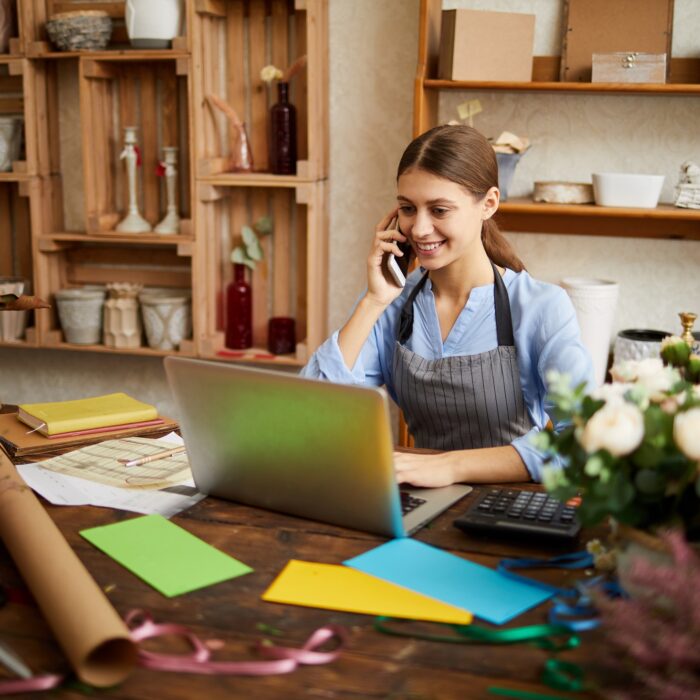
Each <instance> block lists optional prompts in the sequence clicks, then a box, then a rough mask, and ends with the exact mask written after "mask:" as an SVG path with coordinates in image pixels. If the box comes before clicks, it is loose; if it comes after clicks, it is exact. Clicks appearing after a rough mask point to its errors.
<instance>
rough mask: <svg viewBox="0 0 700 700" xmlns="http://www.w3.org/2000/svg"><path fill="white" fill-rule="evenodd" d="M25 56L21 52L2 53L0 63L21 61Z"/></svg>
mask: <svg viewBox="0 0 700 700" xmlns="http://www.w3.org/2000/svg"><path fill="white" fill-rule="evenodd" d="M23 58H24V56H22V55H21V54H12V53H0V64H3V63H13V62H14V61H21V60H22V59H23Z"/></svg>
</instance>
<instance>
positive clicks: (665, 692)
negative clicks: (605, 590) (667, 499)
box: [596, 531, 700, 700]
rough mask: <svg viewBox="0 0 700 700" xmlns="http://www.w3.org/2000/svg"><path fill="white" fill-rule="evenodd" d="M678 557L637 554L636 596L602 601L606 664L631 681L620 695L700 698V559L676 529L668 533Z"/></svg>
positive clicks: (637, 699)
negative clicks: (663, 559) (656, 559)
mask: <svg viewBox="0 0 700 700" xmlns="http://www.w3.org/2000/svg"><path fill="white" fill-rule="evenodd" d="M663 539H664V541H665V542H666V545H667V547H668V549H669V551H670V553H671V557H672V561H670V562H669V563H668V564H667V565H664V564H658V563H652V562H650V561H648V560H646V559H643V558H639V557H638V558H636V559H634V560H633V561H632V563H631V568H630V573H629V580H630V583H631V584H633V586H634V590H635V591H637V593H636V594H635V597H633V598H630V599H615V600H611V599H606V598H603V597H602V596H601V597H600V598H599V599H597V600H596V604H597V605H598V607H599V609H600V612H601V629H602V631H603V633H604V635H605V637H604V641H605V647H604V648H603V649H602V650H601V651H602V654H603V655H604V658H605V663H606V665H610V664H613V665H614V668H615V670H616V671H620V670H623V671H624V672H625V674H626V675H627V680H628V682H626V683H625V686H624V688H619V689H618V688H615V689H613V690H612V692H610V694H609V696H610V697H612V698H615V699H616V700H697V698H698V689H699V688H700V558H699V557H698V555H697V554H695V553H694V552H693V550H692V549H691V547H690V546H689V545H688V544H687V542H686V541H685V540H684V538H683V535H682V534H681V533H680V532H678V531H676V532H673V533H670V534H666V535H664V538H663Z"/></svg>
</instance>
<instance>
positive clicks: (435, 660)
mask: <svg viewBox="0 0 700 700" xmlns="http://www.w3.org/2000/svg"><path fill="white" fill-rule="evenodd" d="M476 492H477V491H475V493H476ZM474 495H475V494H472V495H470V496H467V498H466V499H464V500H462V501H461V502H460V503H458V504H456V505H455V506H453V507H452V508H451V510H450V511H448V512H446V513H444V514H443V515H442V516H440V517H439V518H438V519H437V520H435V521H433V523H431V524H430V525H429V526H428V527H425V528H423V529H422V530H420V531H419V532H418V533H417V534H416V535H414V537H415V538H416V539H418V540H420V541H422V542H426V543H429V544H431V545H435V546H437V547H440V548H442V549H445V550H448V551H450V552H453V553H455V554H458V555H460V556H463V557H467V558H469V559H470V560H472V561H475V562H477V563H479V564H484V565H486V566H490V567H495V566H496V564H497V563H498V561H499V559H501V558H502V557H505V556H540V557H544V556H552V555H554V554H558V553H562V552H563V551H566V550H562V549H553V548H552V547H551V546H549V547H544V546H541V545H539V546H538V545H537V544H536V543H534V542H533V543H528V542H527V541H526V542H522V541H521V542H518V543H517V544H516V543H514V542H512V541H507V540H506V541H504V540H495V539H489V538H486V537H483V536H481V537H472V536H467V535H465V534H464V533H462V532H461V531H460V530H457V529H456V528H455V527H454V526H453V525H452V521H453V520H454V518H455V517H456V516H457V515H459V514H460V513H461V512H462V511H463V510H464V509H465V507H466V505H467V503H468V499H471V498H474ZM45 505H46V508H47V510H48V512H49V514H50V515H51V517H52V518H53V520H54V522H55V523H56V525H57V526H58V527H59V529H60V530H61V532H62V533H63V534H64V536H65V537H66V539H67V540H68V542H69V543H70V545H71V546H72V547H73V549H74V550H75V551H76V553H77V554H78V556H79V557H80V559H81V560H82V561H83V563H84V564H85V566H86V567H87V569H88V570H89V571H90V573H91V574H92V575H93V576H94V578H95V580H96V581H97V583H98V584H99V585H100V586H101V587H102V588H103V589H104V590H105V591H106V592H107V596H108V597H109V599H110V601H111V602H112V603H113V605H114V607H115V608H116V610H117V611H118V612H119V613H120V614H122V615H124V614H126V613H127V612H128V611H129V610H131V609H133V608H142V609H146V610H148V611H150V612H151V613H152V615H153V616H154V618H155V620H156V621H158V622H177V623H181V624H184V625H187V626H188V627H189V628H190V629H191V630H192V631H194V632H195V633H196V634H197V635H199V636H200V638H201V639H204V640H210V639H216V640H222V641H223V642H224V646H223V647H222V648H221V649H220V650H218V651H216V652H215V658H217V659H221V660H231V661H232V660H245V659H252V658H256V656H255V654H254V653H253V652H252V651H251V647H252V645H253V644H255V643H256V642H258V641H260V640H261V639H263V638H266V637H267V638H268V639H271V640H272V641H274V642H275V643H279V644H282V645H288V646H300V645H301V644H302V643H303V642H304V641H305V640H306V639H307V638H308V636H309V635H310V634H311V633H312V632H313V631H314V630H315V629H316V628H318V627H322V626H324V625H327V624H329V623H333V624H338V625H342V626H344V627H345V628H347V630H348V631H349V641H348V644H347V647H346V648H345V650H344V651H343V653H342V655H341V657H340V658H339V659H338V660H336V661H335V662H333V663H331V664H328V665H324V666H304V667H301V668H299V669H297V670H296V671H294V672H293V673H291V674H287V675H280V676H265V677H256V678H248V677H236V676H229V677H223V676H213V677H212V676H197V675H189V674H173V673H163V672H159V671H151V670H147V669H143V668H137V669H136V670H135V671H134V672H133V674H132V675H131V676H130V677H129V678H128V680H127V681H125V682H124V683H122V684H121V685H120V686H117V687H114V688H111V689H107V690H101V691H99V692H98V693H97V696H98V697H109V698H123V699H125V700H126V699H129V700H131V699H134V700H135V699H137V698H139V699H144V700H146V699H148V700H154V699H155V700H160V699H163V700H168V699H170V698H173V699H180V698H182V699H187V700H193V699H194V698H207V699H211V698H255V699H256V700H265V699H267V698H307V697H308V698H339V699H347V698H391V699H392V700H432V699H435V700H438V699H439V700H451V699H452V698H455V699H457V698H459V700H464V699H465V698H468V699H471V698H475V699H478V698H494V697H496V696H494V695H492V694H489V693H488V692H487V688H488V687H490V686H494V685H496V686H501V687H507V688H518V689H521V690H527V691H531V692H537V691H539V692H542V693H545V694H549V695H554V696H558V697H562V696H566V695H567V694H566V693H563V692H561V691H553V690H551V689H547V688H545V687H543V686H542V685H541V684H540V683H539V676H540V674H541V671H542V667H543V664H544V663H545V661H546V660H547V658H548V657H549V655H548V653H547V652H545V651H543V650H541V649H537V648H534V647H531V646H528V645H525V644H518V645H514V646H496V647H488V646H484V645H475V646H467V645H457V644H444V643H436V642H428V641H421V640H416V639H410V638H400V637H392V636H388V635H385V634H381V633H379V632H377V631H375V630H374V629H373V627H372V624H373V619H374V618H372V617H370V616H365V615H355V614H348V613H339V612H333V611H327V610H316V609H313V608H302V607H295V606H289V605H281V604H277V603H267V602H264V601H262V600H261V599H260V596H261V594H262V593H263V592H264V591H265V589H266V588H267V587H268V586H269V584H270V583H271V582H272V580H273V579H274V578H275V577H276V576H277V574H278V573H279V572H280V571H281V570H282V568H283V567H284V565H285V564H286V563H287V562H288V561H289V560H290V559H302V560H307V561H317V562H326V563H331V564H339V563H341V562H342V561H343V560H345V559H347V558H349V557H352V556H355V555H358V554H361V553H362V552H366V551H367V550H369V549H372V548H373V547H376V546H378V545H379V544H381V543H382V542H384V541H385V540H384V539H383V538H380V537H375V536H373V535H369V534H366V533H362V532H357V531H353V530H348V529H344V528H340V527H335V526H332V525H325V524H322V523H316V522H311V521H307V520H304V519H300V518H296V517H291V516H286V515H282V514H278V513H273V512H269V511H264V510H260V509H257V508H251V507H247V506H242V505H239V504H236V503H231V502H227V501H222V500H220V499H217V498H206V499H204V500H203V501H201V502H200V503H198V504H197V505H196V506H194V507H193V508H191V509H190V510H188V511H185V512H184V513H182V514H180V515H178V516H176V517H174V518H173V519H172V520H173V522H175V523H177V524H178V525H180V526H182V527H184V528H185V529H186V530H188V531H189V532H191V533H192V534H194V535H196V536H197V537H200V538H201V539H203V540H204V541H206V542H208V543H209V544H211V545H213V546H214V547H217V548H219V549H221V550H222V551H224V552H227V553H228V554H230V555H232V556H234V557H236V558H237V559H240V560H241V561H243V562H245V563H246V564H248V565H249V566H251V567H253V569H254V572H253V573H252V574H249V575H246V576H242V577H240V578H236V579H233V580H230V581H225V582H223V583H219V584H217V585H214V586H210V587H208V588H204V589H202V590H199V591H196V592H192V593H189V594H186V595H181V596H178V597H176V598H172V599H167V598H165V597H163V596H162V595H161V594H160V593H158V592H156V591H155V590H153V589H152V588H150V587H149V586H148V585H147V584H145V583H143V582H142V581H141V580H140V579H138V578H137V577H136V576H134V575H133V574H131V573H130V572H128V571H127V570H126V569H124V568H122V567H121V566H120V565H119V564H117V563H116V562H115V561H113V560H112V559H110V558H109V557H107V556H106V555H104V554H102V553H101V552H100V551H98V550H97V549H96V548H94V547H93V546H91V545H90V544H88V543H87V542H86V541H85V540H84V539H82V538H81V537H80V535H79V534H78V532H79V531H80V530H82V529H84V528H88V527H93V526H96V525H106V524H108V523H113V522H117V521H120V520H124V519H128V518H133V517H137V515H136V514H134V513H127V512H124V511H117V510H112V509H107V508H95V507H90V506H80V507H69V506H51V505H49V504H45ZM585 539H586V538H585V535H584V537H583V538H582V540H581V542H580V543H579V545H582V543H583V542H584V541H585ZM47 575H49V576H51V575H57V572H47ZM536 575H537V576H538V577H540V578H541V579H542V580H547V581H549V582H552V583H557V584H560V585H566V584H570V583H571V582H572V581H574V580H575V579H577V578H581V577H583V576H585V574H584V572H581V571H577V572H565V571H562V570H549V571H541V572H537V574H536ZM0 581H2V582H3V583H4V584H5V585H6V586H8V587H10V588H22V587H23V582H22V580H21V578H20V576H19V573H18V572H17V570H16V569H15V567H14V565H13V563H12V561H11V559H10V558H9V555H8V553H7V552H6V550H5V549H4V548H1V547H0ZM547 610H548V604H544V605H541V606H539V607H538V608H535V609H534V610H531V611H530V612H528V613H526V614H524V615H522V616H520V617H518V618H516V619H515V620H514V621H513V622H512V623H510V624H508V625H506V626H505V627H506V628H507V627H517V626H520V625H524V624H535V623H543V622H545V621H546V613H547ZM477 622H478V623H479V624H481V622H480V621H477ZM270 629H272V630H274V631H275V632H278V635H277V636H271V634H270V632H269V630H270ZM499 629H501V628H499ZM266 630H267V631H266ZM440 631H442V630H440ZM588 634H589V636H584V638H583V643H582V645H581V646H580V647H579V648H578V649H575V650H570V651H567V652H564V653H562V654H560V655H559V658H561V659H562V660H565V661H572V662H577V663H582V664H584V665H586V664H587V663H589V662H590V660H591V659H592V657H593V653H594V651H595V648H596V636H595V635H596V634H597V633H593V636H590V634H591V633H588ZM0 639H2V640H5V641H6V642H8V643H9V644H10V646H11V647H12V648H13V649H15V650H16V651H17V652H18V653H19V654H20V656H21V657H22V658H24V659H25V661H26V662H27V663H28V664H29V665H30V666H31V667H32V669H33V670H34V671H35V672H40V671H41V672H57V671H66V670H67V665H66V662H65V660H64V657H63V656H62V654H61V651H60V649H59V647H58V646H57V644H56V643H55V641H54V640H53V638H52V635H51V633H50V631H49V630H48V628H47V627H46V625H45V623H44V622H43V619H42V617H41V613H40V611H39V610H38V609H37V608H35V607H33V606H32V605H31V604H23V603H16V602H11V603H8V604H7V605H6V606H5V607H3V608H0ZM148 644H149V648H152V649H154V650H165V649H166V648H168V649H171V650H178V651H183V650H184V648H183V647H179V646H178V647H174V646H172V645H168V643H167V642H166V641H161V640H158V641H153V642H149V643H148ZM164 644H165V645H166V646H163V645H164ZM0 672H2V671H0ZM25 697H31V696H25ZM36 697H56V698H76V699H77V698H82V699H84V698H85V694H84V693H83V692H81V691H80V690H77V689H70V688H69V689H61V690H56V691H52V692H51V693H49V695H48V696H47V695H46V694H45V693H42V694H36ZM571 697H578V698H586V697H590V696H588V695H587V694H581V693H579V694H575V695H572V696H571Z"/></svg>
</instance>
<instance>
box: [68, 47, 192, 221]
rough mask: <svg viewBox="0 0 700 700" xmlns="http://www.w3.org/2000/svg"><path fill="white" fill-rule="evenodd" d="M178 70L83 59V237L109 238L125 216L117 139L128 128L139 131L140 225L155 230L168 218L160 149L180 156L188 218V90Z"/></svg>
mask: <svg viewBox="0 0 700 700" xmlns="http://www.w3.org/2000/svg"><path fill="white" fill-rule="evenodd" d="M180 68H181V66H180V64H179V63H178V61H175V60H172V59H170V60H162V61H161V60H159V61H153V62H144V61H140V62H139V63H138V65H133V64H131V63H127V64H125V65H122V64H119V63H115V62H110V61H101V60H96V59H94V58H85V57H83V58H81V59H80V100H81V118H82V121H83V172H84V184H85V209H86V229H87V233H89V234H98V233H104V232H108V233H109V232H111V231H113V230H114V227H115V225H116V224H117V223H118V222H119V220H120V219H121V218H123V216H124V215H125V213H126V208H127V203H128V202H127V187H126V177H125V172H124V165H123V163H122V162H121V161H120V159H119V153H120V152H121V148H122V145H121V142H120V141H119V140H118V138H119V137H118V136H117V135H120V134H123V130H124V127H125V126H136V127H137V128H138V132H137V133H138V143H139V148H140V150H141V157H142V161H143V162H142V167H141V168H139V172H138V179H139V182H138V185H139V195H140V203H141V212H142V214H143V216H144V218H145V219H146V220H147V221H148V222H149V223H150V224H151V226H155V225H156V224H157V223H158V222H159V221H160V219H161V218H162V217H163V215H164V213H165V202H164V183H163V186H161V182H160V181H159V178H157V177H156V176H155V170H156V167H157V165H158V163H159V162H160V160H161V159H162V147H163V146H175V147H177V148H178V161H179V162H178V165H177V170H178V177H179V187H178V194H179V205H180V206H179V208H180V213H181V216H183V217H185V218H187V217H189V215H190V214H189V191H190V179H189V178H190V176H189V162H190V158H189V143H190V140H189V129H188V126H187V108H186V105H187V98H188V92H187V91H188V85H187V75H186V72H185V74H184V75H183V74H182V73H181V71H180Z"/></svg>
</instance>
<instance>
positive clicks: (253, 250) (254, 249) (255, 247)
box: [245, 234, 263, 260]
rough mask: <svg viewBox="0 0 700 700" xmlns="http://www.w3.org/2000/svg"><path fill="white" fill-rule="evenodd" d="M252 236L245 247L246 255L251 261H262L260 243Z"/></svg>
mask: <svg viewBox="0 0 700 700" xmlns="http://www.w3.org/2000/svg"><path fill="white" fill-rule="evenodd" d="M253 235H254V238H253V240H252V241H251V242H250V243H248V244H247V245H246V248H245V252H246V254H247V255H248V257H249V258H251V259H252V260H262V259H263V251H262V248H261V247H260V241H259V240H258V239H257V237H256V236H255V234H253Z"/></svg>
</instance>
